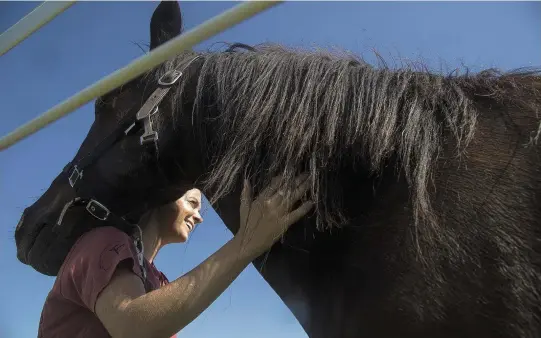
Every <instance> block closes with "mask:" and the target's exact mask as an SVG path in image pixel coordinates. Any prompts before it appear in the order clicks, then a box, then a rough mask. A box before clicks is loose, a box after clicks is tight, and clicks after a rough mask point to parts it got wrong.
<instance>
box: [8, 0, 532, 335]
mask: <svg viewBox="0 0 541 338" xmlns="http://www.w3.org/2000/svg"><path fill="white" fill-rule="evenodd" d="M150 31H151V48H155V47H157V46H159V45H161V44H162V43H164V42H165V41H167V40H169V39H171V38H172V37H174V36H176V35H178V34H180V33H181V13H180V9H179V7H178V4H177V3H176V2H163V3H161V4H160V5H159V6H158V8H157V9H156V11H155V12H154V14H153V17H152V19H151V23H150ZM159 80H161V84H158V83H159V82H160V81H159ZM164 81H165V82H164ZM540 91H541V77H539V72H538V71H537V70H520V71H516V72H512V73H505V74H502V73H499V72H498V71H496V70H487V71H483V72H480V73H478V74H468V73H466V74H464V75H460V74H451V75H448V76H442V75H439V74H430V73H428V72H427V71H423V70H418V69H413V68H404V69H398V70H392V69H389V68H374V67H372V66H370V65H368V64H366V63H364V62H363V61H361V60H360V59H359V58H357V57H355V56H352V55H335V54H331V53H323V52H321V51H319V52H308V51H306V52H303V51H292V50H288V49H286V48H283V47H280V46H274V45H271V46H257V47H249V46H243V45H234V46H232V48H230V49H228V50H226V51H223V52H213V53H196V52H186V53H183V54H182V55H179V56H178V57H177V58H175V59H172V60H169V61H167V62H165V63H163V64H162V65H160V66H159V67H157V68H156V69H153V70H151V71H150V72H148V73H147V74H145V75H144V76H141V77H139V78H137V79H135V80H133V81H131V82H129V83H127V84H125V85H123V86H121V87H120V88H117V89H115V90H114V91H112V92H110V93H108V94H107V95H105V96H103V97H101V98H99V99H98V100H97V101H96V110H95V111H96V117H95V121H94V123H93V125H92V127H91V129H90V131H89V133H88V135H87V137H86V139H85V140H84V142H83V143H82V145H81V147H80V149H79V151H78V153H77V154H76V156H75V158H74V160H73V161H72V162H71V163H70V164H69V165H68V166H67V167H66V170H65V171H64V172H62V173H61V174H59V176H58V177H57V178H56V179H55V180H54V181H53V183H52V185H51V186H50V188H49V189H48V190H47V191H46V192H45V193H44V195H43V196H42V197H41V198H40V199H39V200H38V201H36V202H35V203H34V204H33V205H32V206H30V207H29V208H27V209H26V210H25V211H24V213H23V216H22V218H21V221H20V222H19V225H18V226H17V230H16V233H15V240H16V244H17V250H18V252H17V256H18V258H19V260H20V261H22V262H23V263H25V264H29V265H31V266H32V267H34V268H35V269H36V270H37V271H39V272H41V273H44V274H48V275H55V274H56V273H57V271H58V268H59V267H60V265H61V264H62V261H63V259H64V257H65V255H66V254H67V252H68V251H69V249H70V247H71V245H72V244H73V242H74V241H75V240H76V239H77V238H78V237H79V236H80V235H81V234H82V233H83V232H85V231H88V230H89V229H91V228H93V227H96V226H101V225H105V224H114V225H117V224H123V223H133V222H136V221H137V220H138V217H139V216H140V214H141V213H142V212H144V211H145V210H147V209H148V208H151V207H154V206H157V205H160V204H163V203H165V202H168V201H171V200H173V199H175V198H177V197H178V196H180V195H181V194H182V193H183V191H184V190H185V189H187V188H188V187H193V186H196V187H199V188H201V189H202V190H203V191H204V192H205V194H206V196H208V197H209V199H210V200H211V202H213V205H214V208H215V209H216V211H217V213H218V214H219V215H220V217H221V218H222V220H223V221H224V223H225V224H226V225H227V227H228V228H229V229H230V230H231V231H232V232H233V233H235V232H236V230H237V226H238V221H239V220H238V210H239V196H240V186H241V183H240V182H242V180H243V179H244V178H248V179H249V180H250V181H251V182H252V184H253V185H254V187H255V188H256V190H257V189H260V188H261V187H262V186H264V185H266V184H267V183H268V182H269V180H270V179H271V178H272V177H274V176H276V175H283V182H282V183H283V184H284V185H287V184H291V181H292V178H293V177H294V176H295V175H296V174H298V173H299V172H302V171H307V172H309V173H310V179H311V182H312V189H311V191H310V198H313V199H315V200H316V201H317V207H316V208H315V209H314V210H315V211H314V213H313V214H311V215H309V216H308V217H306V218H305V219H303V220H302V221H300V222H299V223H298V224H296V225H294V226H293V227H292V228H291V229H290V230H289V231H288V232H287V234H286V235H285V236H284V238H283V240H281V241H280V242H279V243H277V244H276V245H274V246H273V247H272V249H271V250H270V251H269V252H268V253H267V254H265V255H263V256H262V257H259V258H258V259H257V260H255V261H254V265H255V266H256V267H257V268H258V270H259V271H260V273H261V274H262V276H263V277H264V278H265V279H266V280H267V282H268V283H269V284H270V285H271V287H272V288H273V289H274V290H275V291H276V292H277V293H278V295H279V296H280V297H281V299H282V300H283V301H284V302H285V304H286V305H287V306H288V307H289V308H290V309H291V310H292V312H293V314H294V315H295V316H296V318H297V319H298V320H299V322H300V323H301V325H302V326H303V328H304V329H305V330H306V332H307V333H308V335H309V336H310V337H312V338H315V337H325V338H328V337H359V336H366V337H415V338H421V337H472V338H482V337H513V338H515V337H516V338H518V337H539V336H541V322H540V315H541V305H540V304H541V299H540V292H541V208H540V202H539V198H541V195H540V193H541V158H540V157H539V148H538V145H537V142H538V136H539V134H540V133H541V125H540V119H539V116H538V114H539V109H540V107H541V93H540ZM155 106H156V107H158V109H157V111H156V110H154V107H155ZM136 115H138V116H139V119H137V118H136ZM134 122H135V123H134ZM154 132H156V133H154ZM143 133H144V134H145V138H144V139H141V136H142V134H143ZM111 135H112V136H111ZM155 136H158V137H157V138H156V137H155ZM147 141H148V142H147ZM81 170H82V171H83V174H82V175H79V173H80V172H81ZM68 177H69V178H71V183H72V184H73V187H72V185H71V184H70V183H69V180H68ZM75 180H77V182H74V181H75ZM83 187H84V189H83ZM82 195H84V196H82ZM81 196H82V197H83V200H78V199H77V197H81ZM82 201H84V203H83V202H82ZM96 201H97V202H99V203H101V204H97V203H96ZM89 203H90V204H89ZM101 205H103V206H105V207H106V208H108V209H104V208H101ZM99 211H101V212H102V213H101V214H97V212H99ZM107 211H110V212H111V213H110V214H107ZM103 212H105V213H103ZM91 214H94V216H95V217H93V216H92V215H91ZM101 216H107V219H105V220H99V219H97V218H100V217H101ZM103 218H105V217H103Z"/></svg>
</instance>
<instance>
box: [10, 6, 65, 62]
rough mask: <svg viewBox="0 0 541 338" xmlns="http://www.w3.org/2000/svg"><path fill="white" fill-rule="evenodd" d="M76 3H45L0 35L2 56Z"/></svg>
mask: <svg viewBox="0 0 541 338" xmlns="http://www.w3.org/2000/svg"><path fill="white" fill-rule="evenodd" d="M73 4H75V1H45V2H43V3H42V4H41V5H39V6H38V7H36V8H34V10H33V11H32V12H30V13H28V14H27V15H26V16H25V17H24V18H22V19H21V20H19V21H18V22H17V23H16V24H14V25H13V26H11V27H10V28H8V29H7V30H6V31H5V32H4V33H2V35H0V56H2V55H4V54H6V53H7V52H9V51H10V50H11V49H12V48H13V47H15V46H17V45H18V44H19V43H21V42H22V41H23V40H24V39H26V38H27V37H29V36H30V35H31V34H32V33H34V32H35V31H37V30H38V29H40V28H41V27H43V26H44V25H46V24H47V23H49V21H51V20H52V19H54V18H55V17H56V16H57V15H59V14H60V13H63V12H64V11H65V10H66V9H68V8H69V7H71V6H72V5H73Z"/></svg>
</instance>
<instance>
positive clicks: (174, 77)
mask: <svg viewBox="0 0 541 338" xmlns="http://www.w3.org/2000/svg"><path fill="white" fill-rule="evenodd" d="M181 76H182V72H181V71H180V70H176V69H173V70H172V71H169V72H167V73H165V74H163V76H162V77H160V79H159V80H158V84H159V85H162V86H171V85H173V84H175V82H177V81H178V79H180V77H181Z"/></svg>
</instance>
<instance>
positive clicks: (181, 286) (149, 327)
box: [95, 177, 311, 338]
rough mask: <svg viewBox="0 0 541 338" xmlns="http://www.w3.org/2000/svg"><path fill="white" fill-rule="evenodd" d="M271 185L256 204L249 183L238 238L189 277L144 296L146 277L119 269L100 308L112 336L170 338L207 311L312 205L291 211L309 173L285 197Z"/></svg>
mask: <svg viewBox="0 0 541 338" xmlns="http://www.w3.org/2000/svg"><path fill="white" fill-rule="evenodd" d="M276 183H277V181H275V182H274V183H272V184H271V185H270V186H269V187H268V188H267V189H266V190H265V191H263V192H262V193H261V195H260V196H259V197H258V199H256V200H255V201H253V202H252V198H251V191H250V187H249V186H248V184H247V183H246V184H245V187H244V190H243V196H242V203H241V210H240V213H241V220H242V223H243V224H241V226H240V228H239V232H238V233H237V234H236V235H235V237H234V238H233V239H231V240H230V241H229V242H227V243H226V244H225V245H224V246H222V247H221V248H220V249H219V250H218V251H216V252H215V253H214V254H213V255H211V256H210V257H209V258H207V259H206V260H205V261H203V262H202V263H201V264H200V265H198V266H197V267H196V268H194V269H193V270H192V271H190V272H188V273H187V274H185V275H184V276H182V277H180V278H178V279H176V280H175V281H173V282H172V283H170V284H167V285H165V286H164V287H161V288H159V289H157V290H154V291H152V292H149V293H148V294H145V291H144V287H143V284H142V282H141V279H140V278H139V277H138V276H137V275H135V274H134V273H133V272H132V271H130V270H129V269H124V268H120V269H117V271H116V272H115V274H114V275H113V278H112V279H111V282H110V283H109V284H108V285H107V286H106V287H105V289H104V290H103V291H102V292H101V293H100V295H99V296H98V298H97V301H96V306H95V312H96V315H97V316H98V318H99V319H100V320H101V321H102V323H103V325H104V326H105V328H106V329H107V330H108V331H109V334H110V335H111V336H112V337H113V338H124V337H126V338H128V337H129V338H137V337H142V338H143V337H144V338H149V337H157V338H167V337H171V336H172V335H174V334H175V333H176V332H178V331H180V330H182V329H183V328H184V327H185V326H186V325H188V324H189V323H190V322H192V321H193V320H194V319H195V318H197V316H199V314H200V313H201V312H203V311H204V310H205V309H206V308H207V307H208V306H209V305H210V304H211V303H212V302H213V301H214V300H215V299H216V298H218V296H219V295H220V294H221V293H222V292H223V291H224V290H225V289H226V288H227V287H228V286H229V285H230V284H231V283H232V282H233V280H235V278H237V277H238V275H239V274H240V273H241V272H242V271H243V270H244V269H245V268H246V266H247V265H248V264H250V262H251V261H252V260H254V259H255V258H256V257H257V256H259V255H260V254H261V253H263V252H264V251H265V250H267V249H268V248H270V246H272V244H273V243H274V242H276V240H277V239H278V238H279V237H280V235H281V234H282V233H283V232H285V231H286V230H287V228H288V227H289V226H290V225H291V224H293V223H295V222H296V221H297V220H299V219H300V218H301V217H302V216H304V215H305V214H306V213H307V212H308V211H309V210H310V208H311V203H310V202H308V203H305V204H303V205H301V206H300V207H299V208H298V209H296V210H294V211H290V209H291V207H292V206H293V205H294V203H295V202H296V201H297V200H299V198H300V197H301V196H302V195H304V193H305V192H306V190H307V189H308V183H307V181H306V177H301V178H300V179H299V181H298V182H297V187H296V190H295V191H293V193H292V194H291V195H290V197H291V198H290V199H289V200H288V201H285V200H284V199H283V197H282V196H284V195H285V193H284V192H282V191H278V192H275V185H276Z"/></svg>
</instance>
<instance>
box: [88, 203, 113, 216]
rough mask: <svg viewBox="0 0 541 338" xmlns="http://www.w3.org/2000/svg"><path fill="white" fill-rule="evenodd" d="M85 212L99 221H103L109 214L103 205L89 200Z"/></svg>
mask: <svg viewBox="0 0 541 338" xmlns="http://www.w3.org/2000/svg"><path fill="white" fill-rule="evenodd" d="M86 210H87V211H88V212H89V213H90V214H91V215H92V216H94V217H96V218H97V219H99V220H100V221H105V220H106V219H107V217H109V214H110V213H111V212H110V211H109V209H107V208H106V207H105V205H103V204H101V203H100V202H98V201H96V200H94V199H91V200H90V202H88V204H87V205H86Z"/></svg>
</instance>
